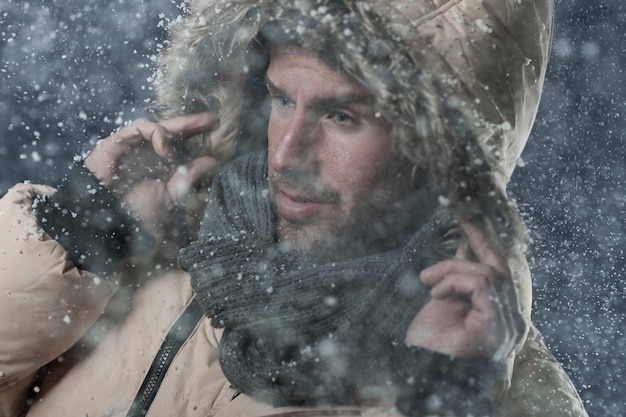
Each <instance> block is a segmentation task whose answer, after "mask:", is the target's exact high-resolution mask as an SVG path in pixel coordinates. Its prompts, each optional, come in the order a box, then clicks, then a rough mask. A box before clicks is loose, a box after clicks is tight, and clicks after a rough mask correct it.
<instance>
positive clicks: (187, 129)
mask: <svg viewBox="0 0 626 417" xmlns="http://www.w3.org/2000/svg"><path fill="white" fill-rule="evenodd" d="M159 124H160V125H161V126H162V127H163V128H165V129H166V130H167V131H168V132H169V133H170V134H171V135H172V138H178V139H183V138H186V137H188V136H191V135H193V134H196V133H200V132H204V131H207V130H209V129H211V128H213V127H215V125H216V124H217V116H216V115H215V114H214V113H211V112H204V113H196V114H187V115H184V116H178V117H174V118H172V119H167V120H163V121H161V122H160V123H159Z"/></svg>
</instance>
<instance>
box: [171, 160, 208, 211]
mask: <svg viewBox="0 0 626 417" xmlns="http://www.w3.org/2000/svg"><path fill="white" fill-rule="evenodd" d="M219 164H220V161H219V160H218V159H217V158H214V157H212V156H201V157H199V158H196V159H194V160H193V161H191V162H189V163H188V164H186V165H181V166H180V167H179V168H178V169H177V170H176V173H175V174H174V175H173V176H172V178H171V179H170V180H169V181H168V183H167V191H168V193H169V195H170V198H171V200H172V202H173V203H175V204H178V203H180V202H181V201H183V200H184V198H185V197H186V196H187V194H189V190H190V189H191V187H193V186H194V185H195V183H196V182H197V181H198V180H199V179H200V178H201V177H203V176H205V175H207V174H209V173H211V172H215V171H216V170H217V168H218V167H219Z"/></svg>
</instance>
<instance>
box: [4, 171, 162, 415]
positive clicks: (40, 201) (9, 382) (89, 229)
mask: <svg viewBox="0 0 626 417" xmlns="http://www.w3.org/2000/svg"><path fill="white" fill-rule="evenodd" d="M87 174H88V173H85V172H84V169H80V168H79V169H77V170H75V172H74V174H72V175H74V177H75V176H76V175H80V176H81V177H84V178H85V181H88V182H89V181H96V184H97V180H95V178H90V177H89V176H88V175H87ZM74 179H75V178H74ZM76 184H78V188H80V189H81V191H79V189H77V188H76V187H77V185H76ZM85 186H87V188H85ZM102 193H104V194H102ZM103 196H104V197H103ZM105 200H106V201H109V197H108V196H107V194H106V192H104V191H103V190H98V189H97V187H96V188H94V187H92V186H91V185H89V184H87V183H85V182H84V181H78V183H77V182H75V181H74V182H73V180H72V176H70V177H69V180H68V181H66V183H65V184H64V185H62V186H61V188H60V189H59V191H55V190H54V189H52V188H49V187H44V186H36V185H29V184H21V185H18V186H16V187H14V188H12V189H11V190H9V192H8V193H7V194H6V195H5V196H4V197H3V198H2V199H1V200H0V236H2V239H0V404H1V407H0V417H4V416H14V415H17V414H18V412H19V410H20V409H21V408H22V407H23V405H24V401H25V399H26V396H27V395H28V392H30V391H31V390H32V386H31V385H32V381H33V378H34V375H35V374H36V372H37V371H38V370H39V368H41V367H42V366H43V365H45V364H47V363H49V362H50V361H52V360H54V359H56V358H58V357H59V356H60V355H62V354H63V353H64V352H65V351H66V350H68V349H69V348H70V347H71V346H72V345H73V344H74V343H76V342H77V341H78V340H79V339H80V337H82V336H83V335H84V334H85V332H86V331H87V330H88V329H89V328H90V327H91V325H92V324H93V323H94V322H95V321H96V319H97V318H98V317H99V316H100V315H101V313H102V311H103V309H104V308H105V306H106V304H107V303H108V302H109V300H110V298H111V296H112V295H113V294H114V292H115V290H116V283H115V282H114V280H110V279H107V276H108V275H107V274H108V273H109V272H110V271H112V265H113V263H114V262H116V261H117V260H119V259H122V258H123V257H125V256H127V255H129V251H127V250H126V249H127V248H126V247H125V246H124V243H125V242H129V241H130V240H131V239H132V237H133V235H132V234H130V233H123V230H120V227H119V224H118V223H119V218H117V217H116V216H117V213H116V211H119V210H118V208H114V209H112V208H111V206H110V204H108V203H105ZM116 204H117V205H118V206H119V203H116ZM98 206H101V208H98ZM102 207H104V208H102ZM103 213H105V214H103ZM126 215H127V216H128V214H126ZM103 218H104V220H103ZM108 224H110V227H109V226H106V225H108ZM103 225H105V226H103ZM129 227H130V226H129ZM132 229H133V230H134V229H136V224H134V225H133V226H132ZM147 240H149V239H147ZM112 241H113V243H111V242H112ZM115 242H117V243H115ZM149 243H150V242H148V245H147V246H149ZM111 245H113V246H114V247H117V248H118V249H119V250H118V251H117V253H115V252H111V251H110V250H108V249H110V247H111ZM147 246H146V247H147ZM130 254H134V253H132V251H130ZM105 255H106V256H105ZM93 271H98V274H96V273H94V272H93Z"/></svg>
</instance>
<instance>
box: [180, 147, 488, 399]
mask: <svg viewBox="0 0 626 417" xmlns="http://www.w3.org/2000/svg"><path fill="white" fill-rule="evenodd" d="M266 158H267V156H266V154H265V153H261V154H256V155H253V156H249V157H244V158H240V159H237V160H235V161H234V162H233V163H231V164H229V165H227V166H226V167H224V169H223V170H222V172H221V173H220V174H219V175H218V176H217V177H216V178H215V180H214V183H213V186H212V189H211V194H210V197H209V204H208V209H207V212H206V216H205V219H204V223H203V226H202V229H201V231H200V239H199V240H198V241H197V242H195V243H193V244H192V245H190V246H189V247H188V248H186V249H184V250H183V251H182V252H181V255H180V257H179V261H180V263H181V265H182V267H183V268H185V269H186V270H188V271H189V273H190V274H191V277H192V286H193V288H194V290H195V292H196V294H197V297H198V300H199V302H200V304H201V305H202V307H203V309H204V312H205V314H206V315H207V316H209V317H211V318H212V324H213V326H215V327H224V328H225V332H224V336H223V337H222V340H221V344H220V364H221V366H222V369H223V371H224V373H225V375H226V377H227V378H228V379H229V381H230V382H231V383H232V384H233V385H234V386H235V387H236V388H237V389H239V390H241V391H242V392H244V393H246V394H249V395H252V396H255V397H257V398H260V399H263V400H266V401H270V402H273V403H275V404H320V403H333V404H354V403H363V402H371V401H378V400H381V399H389V398H393V397H395V396H396V395H397V393H398V392H406V389H405V388H401V387H403V386H406V384H407V383H406V381H404V380H405V379H406V378H404V375H401V374H399V373H398V372H396V371H395V369H396V367H393V366H392V363H394V362H399V363H407V364H417V365H416V366H414V367H413V368H417V369H411V372H412V373H414V374H416V375H422V370H426V369H429V367H432V365H433V363H436V362H434V361H437V360H442V359H443V360H445V361H450V360H452V359H451V358H448V357H445V356H444V355H438V354H435V353H433V352H427V356H422V359H424V358H426V357H428V358H430V359H428V360H426V361H424V360H416V359H415V358H412V357H413V356H416V355H417V356H419V355H420V353H419V351H420V350H419V349H413V350H407V349H405V348H404V346H403V343H402V341H403V340H404V337H405V334H406V330H407V328H408V325H409V323H410V321H411V320H412V319H413V317H414V316H415V315H416V314H417V312H418V311H419V310H420V308H421V307H422V306H423V305H424V304H425V303H426V301H427V298H428V290H427V289H426V288H425V287H424V286H423V285H422V284H421V283H420V282H419V280H418V278H417V272H418V271H420V270H421V269H423V268H425V267H427V266H429V265H431V264H433V263H434V262H436V261H437V260H439V259H441V258H442V257H443V256H445V254H443V253H442V251H438V244H437V242H438V241H439V240H440V238H441V237H442V236H443V235H444V231H445V228H444V227H443V222H441V221H440V219H441V216H440V215H435V214H433V216H432V219H431V220H430V221H428V222H427V223H426V225H425V226H423V227H422V228H421V229H420V230H419V231H417V233H416V234H415V235H414V236H413V237H412V239H411V240H410V242H409V243H408V244H407V245H406V246H405V247H402V248H398V249H396V250H391V251H387V252H385V253H380V254H374V255H366V256H361V257H358V258H349V259H341V258H339V259H335V260H333V261H332V262H329V261H326V260H324V259H323V258H321V257H315V256H313V255H307V254H304V253H301V252H296V251H286V250H284V249H282V248H281V247H280V245H278V244H276V243H275V242H274V240H275V239H274V228H273V223H274V216H273V212H272V207H271V203H270V199H269V195H268V192H267V183H266V175H267V174H266V173H267V166H266ZM422 352H424V351H422ZM452 361H455V360H452ZM464 362H467V361H464ZM472 363H473V362H472ZM481 366H482V364H481ZM419 368H423V369H422V370H420V369H419ZM464 373H466V372H464ZM398 376H399V378H398ZM472 377H475V376H472ZM423 380H424V381H427V380H428V378H423ZM490 381H491V379H490ZM491 382H493V381H491ZM488 385H489V384H488ZM409 389H410V390H413V388H412V387H411V388H409ZM416 392H423V393H427V392H428V393H430V390H426V389H424V388H423V387H422V388H419V389H417V391H416ZM474 393H475V392H474ZM429 395H430V394H429ZM416 398H419V396H418V397H416ZM455 401H456V400H455Z"/></svg>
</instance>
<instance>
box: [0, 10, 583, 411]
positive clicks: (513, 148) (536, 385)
mask: <svg viewBox="0 0 626 417" xmlns="http://www.w3.org/2000/svg"><path fill="white" fill-rule="evenodd" d="M347 3H349V6H350V7H351V8H352V9H353V11H354V13H355V14H354V16H357V17H358V18H361V19H365V20H363V21H367V22H370V20H371V19H372V16H374V19H379V18H381V16H382V19H383V20H382V22H384V26H383V28H387V29H388V33H387V34H386V35H384V36H383V35H382V34H381V39H382V38H385V36H387V37H388V38H389V39H392V40H391V41H389V40H388V39H387V38H385V39H387V40H385V42H390V44H389V45H392V46H394V45H395V46H397V45H408V47H407V48H406V50H404V51H397V50H396V51H395V53H397V54H400V55H402V56H405V57H406V56H409V57H411V56H412V57H420V58H424V57H430V58H431V59H432V61H429V64H432V70H433V72H434V73H438V74H440V73H443V70H444V69H445V70H446V71H448V72H446V74H447V76H449V77H450V78H449V80H450V82H451V83H454V82H453V81H454V80H456V81H455V82H456V83H457V87H458V88H456V87H455V91H456V92H458V94H459V95H458V97H459V98H460V99H463V100H467V101H468V103H475V104H480V105H479V106H476V107H475V112H476V114H477V117H476V120H477V122H476V124H475V125H473V128H475V129H476V132H477V135H478V136H479V137H480V138H481V140H483V142H484V145H485V147H486V149H489V150H490V151H492V152H493V153H494V156H495V157H496V158H497V159H498V160H499V161H500V163H501V165H502V168H503V170H502V172H501V173H500V174H497V175H501V182H502V184H505V183H506V180H507V178H508V176H509V175H510V173H511V172H512V170H513V167H514V165H515V160H516V159H517V157H518V156H519V153H520V152H521V150H522V148H523V146H524V143H525V142H526V140H527V138H528V135H529V131H530V128H531V125H532V121H533V119H534V117H535V113H536V109H537V105H538V100H539V95H540V91H541V85H542V82H543V77H544V74H545V67H546V60H547V55H548V49H549V48H548V46H549V39H550V32H551V16H552V4H551V2H550V1H548V0H498V1H496V0H493V1H477V0H476V1H463V0H450V1H443V0H432V1H427V0H424V1H418V2H412V1H370V2H347ZM276 4H283V5H284V6H285V7H284V8H285V9H289V7H290V6H291V5H293V4H295V7H296V9H298V10H301V9H302V8H303V7H304V8H307V7H309V8H310V9H309V10H307V11H306V13H307V15H309V16H317V18H318V19H320V22H325V21H326V22H327V23H328V25H330V26H329V29H328V31H329V33H331V34H332V33H334V32H333V31H336V30H338V29H337V28H336V27H332V26H333V25H332V16H331V17H330V18H327V17H326V16H327V15H328V13H327V11H326V10H325V9H323V7H322V8H320V7H321V6H320V5H319V3H316V2H307V1H301V2H295V3H294V2H293V1H290V0H289V1H287V0H285V1H277V2H269V1H263V0H261V1H259V0H254V1H252V0H251V1H233V2H228V3H226V2H222V1H217V0H216V1H207V0H203V1H199V2H197V5H196V6H195V9H194V10H195V11H194V12H192V15H191V17H190V18H188V19H187V23H186V24H184V25H183V26H181V27H180V28H178V30H177V32H176V33H177V35H176V36H175V39H174V42H173V45H172V48H171V52H169V53H168V54H167V56H166V58H165V60H164V62H165V67H164V70H163V73H162V74H161V80H160V83H161V92H160V94H161V96H160V97H161V103H162V104H163V111H164V115H165V116H172V115H175V114H181V113H190V112H194V111H198V110H201V109H206V108H209V109H213V110H217V111H219V112H220V117H221V125H220V129H219V130H218V131H217V132H214V133H213V134H212V135H211V137H210V138H205V137H199V138H197V139H196V142H195V144H194V142H193V141H192V142H190V145H189V146H190V148H193V147H194V146H197V145H199V144H200V145H203V146H206V145H207V144H209V143H210V148H211V152H212V153H214V154H217V155H219V156H221V157H223V158H228V157H230V156H232V154H233V153H234V143H235V140H236V136H237V132H238V131H239V128H240V127H241V126H242V125H245V124H246V123H248V127H247V129H248V130H247V131H253V129H252V128H251V127H250V126H254V123H253V122H250V121H249V120H248V121H246V120H245V119H246V114H248V113H247V112H245V108H244V114H241V108H242V106H245V98H246V97H247V96H246V94H247V93H248V92H249V91H248V90H247V88H248V87H246V88H244V85H246V84H245V81H246V77H247V76H248V74H249V73H250V71H252V72H253V71H254V66H253V67H252V68H251V67H249V66H248V64H249V61H246V51H250V50H251V49H253V47H252V46H251V45H252V44H253V43H254V41H255V39H256V38H257V34H258V33H259V30H261V26H262V25H263V24H266V23H267V22H268V21H270V20H272V19H270V17H268V16H269V15H271V16H279V15H280V13H279V10H278V9H281V8H280V7H278V8H277V7H276ZM234 5H237V8H235V6H234ZM250 17H254V19H251V18H250ZM325 19H328V20H325ZM368 19H370V20H368ZM376 27H377V28H378V30H381V27H380V26H376ZM303 30H304V29H303ZM341 33H344V35H346V34H345V31H342V32H341ZM346 36H347V35H346ZM397 36H400V38H399V39H401V41H398V38H397ZM345 43H346V44H349V43H350V42H349V40H345ZM389 45H387V46H389ZM425 45H427V46H428V45H429V46H428V48H427V50H423V49H424V48H425ZM459 45H461V49H460V50H461V51H462V52H461V53H459V52H458V51H459V49H458V46H459ZM383 47H386V46H385V45H383ZM388 52H390V53H391V52H394V51H389V50H388ZM397 54H396V55H397ZM392 55H393V54H392ZM400 55H398V56H400ZM358 58H359V57H358V56H356V57H354V62H355V63H356V64H355V65H357V66H358V67H359V68H361V70H357V72H358V71H361V72H362V73H367V68H368V65H369V64H368V62H367V59H365V60H363V61H360V60H359V59H358ZM413 65H414V64H413ZM395 75H398V74H395ZM398 76H401V75H398ZM261 82H262V78H261ZM383 93H384V92H382V93H381V95H382V96H384V94H383ZM240 116H241V117H240ZM52 192H54V190H52V189H50V188H48V187H42V186H33V185H19V186H16V187H15V188H14V189H12V190H10V191H9V192H8V193H7V195H6V196H4V197H3V198H2V200H1V201H0V234H1V236H3V238H2V239H1V240H0V319H1V320H0V416H2V417H4V416H11V417H14V416H18V415H22V414H23V415H28V416H53V417H55V416H89V417H94V416H125V415H127V413H128V410H129V408H130V407H131V404H132V402H133V400H134V399H135V396H136V394H137V392H138V391H139V390H140V387H141V385H142V383H143V380H144V377H145V375H146V373H148V371H149V369H150V367H151V366H152V364H153V360H154V358H155V356H156V355H157V352H159V349H161V348H162V343H163V341H164V340H165V339H166V338H167V336H168V334H169V333H170V331H171V330H172V327H173V326H174V324H175V323H176V320H177V319H178V318H179V317H180V316H181V314H182V313H183V311H184V310H185V308H186V307H187V306H188V305H189V303H190V301H191V299H192V298H193V293H192V291H191V288H190V285H189V278H188V276H187V275H186V274H185V273H184V272H182V271H179V270H176V269H175V268H173V267H170V268H168V267H165V268H162V269H156V270H151V271H149V273H148V271H143V270H140V269H139V268H136V269H135V270H131V271H133V273H134V274H138V275H141V276H133V277H131V279H130V280H128V279H127V278H124V277H123V275H122V274H118V275H114V276H113V277H111V278H109V279H105V278H104V277H98V276H96V275H94V274H93V273H91V272H88V271H84V270H80V269H78V268H77V267H76V266H75V265H73V264H72V263H71V262H69V261H68V260H67V257H66V251H65V249H64V248H63V247H62V246H61V245H60V244H59V243H58V242H56V241H55V240H53V239H51V238H50V236H48V235H47V234H46V233H45V232H44V230H43V229H42V228H41V227H40V225H38V224H37V220H36V217H35V216H34V215H33V213H32V207H31V206H32V201H33V197H34V196H35V195H36V194H49V193H52ZM510 267H511V270H512V271H513V275H514V279H515V280H516V285H517V287H518V293H519V299H520V304H521V307H522V311H523V313H524V314H525V316H526V318H527V319H528V320H529V321H530V306H531V283H530V275H529V271H528V266H527V264H526V261H525V260H524V259H523V258H522V257H515V258H512V259H510ZM119 282H122V283H124V282H131V283H137V285H135V284H133V285H123V286H122V288H121V289H120V288H119V286H120V284H119ZM139 284H141V285H139ZM112 299H113V301H111V300H112ZM219 339H220V331H218V330H215V329H213V328H212V327H211V326H210V324H209V320H208V319H206V318H203V319H201V320H200V322H199V323H198V325H197V326H196V327H195V329H194V330H193V332H192V334H191V335H190V337H189V338H188V339H187V340H186V341H185V342H184V343H183V345H182V346H181V348H180V350H178V351H177V352H176V353H175V355H174V357H173V360H172V362H171V364H169V366H168V367H167V368H166V370H165V372H164V373H163V374H162V375H161V376H162V382H161V383H160V387H159V389H158V391H157V392H156V396H155V397H154V401H153V402H152V405H151V407H150V409H149V411H148V414H147V415H148V416H153V417H155V416H196V415H197V416H219V417H231V416H242V417H244V416H245V417H254V416H271V415H283V416H311V417H316V416H329V415H338V416H339V415H351V416H354V415H364V416H387V415H389V416H392V415H396V412H395V411H394V409H393V406H392V404H380V405H377V406H376V407H374V408H372V407H369V408H368V407H361V408H359V407H343V408H341V407H339V408H337V407H332V408H330V407H329V408H325V409H317V410H311V409H309V408H274V407H272V405H269V404H262V403H259V402H257V401H255V400H253V399H251V398H249V397H247V396H245V395H239V393H237V392H235V391H234V390H233V389H232V388H231V387H230V384H229V383H228V381H227V380H226V379H225V377H224V375H223V374H222V372H221V370H220V368H219V364H218V362H217V346H218V343H219ZM46 364H48V366H45V367H44V365H46ZM42 367H43V368H42ZM493 398H494V401H495V405H496V411H497V415H499V416H555V417H558V416H585V415H586V413H585V411H584V408H583V406H582V404H581V402H580V399H579V398H578V395H577V394H576V391H575V389H574V387H572V385H571V383H570V381H569V379H568V377H567V376H566V375H565V373H564V372H563V370H562V369H561V367H560V365H559V364H558V363H557V362H556V361H555V360H554V358H553V357H552V356H551V355H550V353H549V352H548V350H547V349H546V347H545V345H544V344H543V342H542V341H541V339H540V336H539V335H538V333H537V332H536V330H535V329H534V328H533V327H531V329H530V332H529V333H528V335H527V337H526V338H525V340H524V341H523V343H522V344H521V345H520V346H519V347H518V348H517V350H516V352H515V353H514V355H513V356H512V357H511V358H510V360H509V370H508V372H507V374H506V376H505V377H503V379H502V380H501V381H500V382H499V383H498V384H497V386H496V387H494V390H493ZM21 413H22V414H21Z"/></svg>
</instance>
